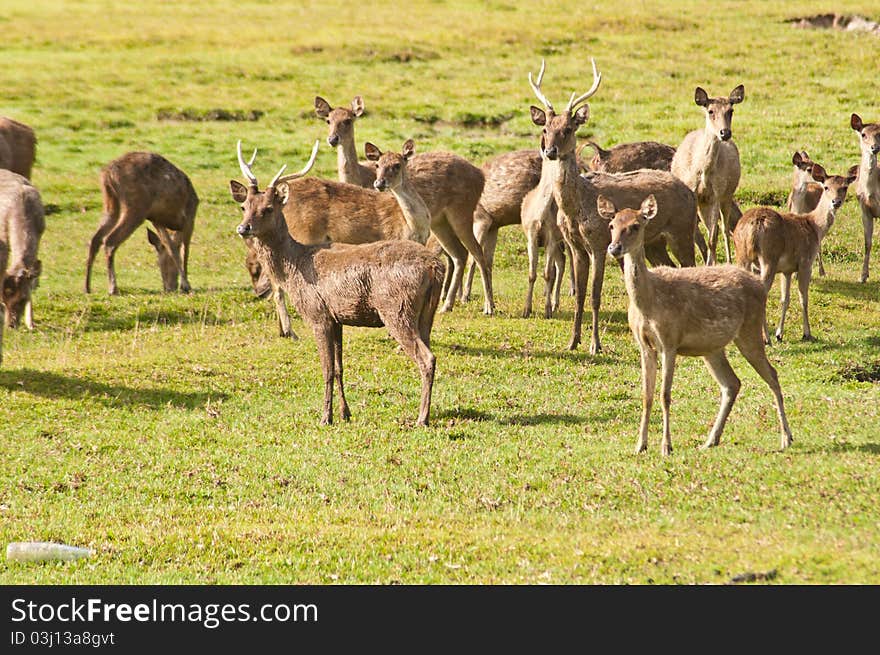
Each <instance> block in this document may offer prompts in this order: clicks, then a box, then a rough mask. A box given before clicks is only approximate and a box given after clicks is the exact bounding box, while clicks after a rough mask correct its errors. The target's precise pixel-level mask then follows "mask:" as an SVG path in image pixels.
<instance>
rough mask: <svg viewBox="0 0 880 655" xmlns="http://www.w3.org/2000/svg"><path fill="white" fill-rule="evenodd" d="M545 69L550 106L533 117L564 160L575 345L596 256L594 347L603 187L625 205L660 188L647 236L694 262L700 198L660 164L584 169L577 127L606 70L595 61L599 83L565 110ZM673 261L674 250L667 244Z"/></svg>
mask: <svg viewBox="0 0 880 655" xmlns="http://www.w3.org/2000/svg"><path fill="white" fill-rule="evenodd" d="M543 75H544V64H543V62H542V64H541V71H540V73H539V74H538V79H537V82H534V81H532V75H531V73H529V84H530V86H531V87H532V91H533V92H534V93H535V95H536V96H537V98H538V100H540V101H541V102H542V104H543V105H544V107H545V109H540V108H538V107H535V106H532V107H531V109H530V111H531V116H532V122H533V123H535V125H539V126H541V127H542V128H543V130H542V133H541V152H542V153H543V155H544V156H545V157H546V158H547V159H549V160H551V161H554V162H558V166H557V167H556V176H555V180H554V183H553V198H554V200H555V201H556V204H557V206H558V208H559V211H560V212H561V213H562V215H561V216H560V218H559V227H560V229H561V231H562V235H563V237H564V239H565V242H566V244H567V245H568V246H569V249H570V250H571V253H572V259H573V264H574V266H573V268H574V282H575V298H576V304H575V316H574V327H573V331H572V337H571V341H570V342H569V344H568V348H569V350H573V349H574V348H576V347H577V346H578V344H579V343H580V340H581V323H582V321H583V312H584V302H585V299H586V287H587V277H588V275H589V273H590V263H591V262H592V265H593V266H592V267H593V272H592V279H591V282H592V285H591V286H592V289H591V304H592V310H593V315H592V331H591V339H590V353H592V354H595V353H597V352H599V350H600V349H601V345H600V343H599V306H600V303H601V296H602V284H603V281H604V277H605V259H606V254H607V253H606V249H607V247H608V243H609V240H610V235H609V233H608V222H607V221H606V220H605V219H604V218H602V217H601V216H600V215H599V213H598V212H597V210H596V197H597V196H598V195H599V194H600V193H601V194H604V195H606V196H610V197H611V198H613V200H614V202H615V203H616V204H619V205H620V206H632V205H633V204H638V203H639V202H641V200H642V199H643V198H644V197H645V196H646V195H649V194H652V193H653V194H654V195H655V196H656V197H657V198H658V199H659V200H660V202H661V203H662V204H661V205H660V206H661V207H662V210H661V214H660V215H659V216H658V217H657V218H656V220H655V221H654V222H652V223H651V226H650V228H649V234H648V235H647V237H646V238H647V239H648V240H649V241H655V240H657V239H658V238H659V237H660V235H663V236H664V237H665V238H666V239H668V241H669V244H670V246H671V247H672V249H673V252H674V254H675V256H676V258H677V259H678V260H679V263H680V264H681V265H683V266H693V265H694V232H695V230H696V221H697V213H696V202H695V200H694V194H693V193H692V192H691V190H690V189H688V188H687V186H685V184H684V183H683V182H682V181H681V180H679V179H678V178H676V177H675V176H674V175H672V174H671V173H668V172H666V171H657V170H639V171H634V172H632V173H624V174H621V175H612V174H608V173H591V174H588V175H583V176H582V175H580V170H579V165H578V160H577V154H576V148H577V134H576V133H577V130H578V128H579V127H580V126H581V125H583V124H584V123H585V122H586V120H587V118H588V117H589V114H590V108H589V106H588V105H586V104H583V103H584V102H585V101H586V100H587V99H588V98H590V97H591V96H592V95H593V94H594V93H595V92H596V91H597V90H598V88H599V83H600V82H601V79H602V77H601V75H599V73H598V71H597V70H596V64H595V62H593V85H592V87H591V88H590V90H589V91H587V92H586V93H584V94H582V95H581V96H579V97H577V94H576V93H573V94H572V96H571V99H570V100H569V102H568V105H567V106H566V107H565V110H564V111H562V112H561V113H558V114H557V113H556V111H555V110H554V108H553V105H552V104H551V103H550V101H549V100H548V99H547V98H546V97H545V96H544V94H543V93H542V92H541V90H540V85H541V80H542V78H543ZM663 255H664V256H665V257H666V259H667V261H670V262H671V260H669V259H668V255H666V253H665V249H664V250H663Z"/></svg>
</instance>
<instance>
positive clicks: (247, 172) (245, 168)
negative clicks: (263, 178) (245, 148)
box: [235, 139, 257, 186]
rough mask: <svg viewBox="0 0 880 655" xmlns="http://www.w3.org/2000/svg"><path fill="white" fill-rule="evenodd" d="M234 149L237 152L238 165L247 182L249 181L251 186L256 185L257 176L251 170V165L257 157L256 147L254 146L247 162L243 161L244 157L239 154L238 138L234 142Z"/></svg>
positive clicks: (239, 142)
mask: <svg viewBox="0 0 880 655" xmlns="http://www.w3.org/2000/svg"><path fill="white" fill-rule="evenodd" d="M235 150H236V152H237V153H238V165H239V166H240V167H241V174H242V175H244V176H245V177H246V178H247V179H248V182H250V183H251V186H257V177H256V175H254V173H253V171H251V165H252V164H253V163H254V160H255V159H256V158H257V149H256V148H254V154H253V155H252V156H251V160H250V161H249V162H247V163H245V161H244V157H242V156H241V139H239V140H238V144H236V146H235Z"/></svg>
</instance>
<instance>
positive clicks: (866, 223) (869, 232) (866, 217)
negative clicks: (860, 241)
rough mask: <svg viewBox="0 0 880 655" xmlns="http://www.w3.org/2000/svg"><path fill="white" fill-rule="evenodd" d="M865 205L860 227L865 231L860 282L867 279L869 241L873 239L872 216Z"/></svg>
mask: <svg viewBox="0 0 880 655" xmlns="http://www.w3.org/2000/svg"><path fill="white" fill-rule="evenodd" d="M869 212H870V210H869V209H868V208H867V207H862V229H863V230H864V233H865V259H864V261H863V262H862V276H861V278H860V280H861V282H862V283H865V282H867V281H868V264H869V263H870V261H871V241H872V240H873V239H874V217H873V216H871V214H870V213H869Z"/></svg>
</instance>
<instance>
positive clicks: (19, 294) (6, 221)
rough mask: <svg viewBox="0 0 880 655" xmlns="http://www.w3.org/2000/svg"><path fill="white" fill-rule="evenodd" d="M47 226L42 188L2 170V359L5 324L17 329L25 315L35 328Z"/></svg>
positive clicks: (26, 321)
mask: <svg viewBox="0 0 880 655" xmlns="http://www.w3.org/2000/svg"><path fill="white" fill-rule="evenodd" d="M45 229H46V221H45V213H44V210H43V203H42V200H41V199H40V192H39V191H37V189H36V187H34V186H33V185H32V184H31V183H30V182H28V180H27V178H25V177H24V176H23V175H19V174H18V173H13V172H12V171H8V170H5V169H4V170H0V279H2V295H0V300H2V304H3V309H4V314H5V316H4V320H3V321H2V322H0V363H2V361H3V326H4V324H5V326H6V327H8V328H13V329H14V328H16V327H18V323H19V321H20V320H21V318H22V316H24V323H25V325H26V326H27V328H28V329H29V330H33V329H34V309H33V300H32V297H31V296H32V294H33V291H34V289H36V287H37V284H38V282H39V279H40V273H41V272H42V264H41V263H40V260H39V259H37V251H38V249H39V246H40V238H41V237H42V236H43V232H44V230H45Z"/></svg>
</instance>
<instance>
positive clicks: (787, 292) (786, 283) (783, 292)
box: [776, 273, 791, 341]
mask: <svg viewBox="0 0 880 655" xmlns="http://www.w3.org/2000/svg"><path fill="white" fill-rule="evenodd" d="M779 292H780V299H779V304H780V310H781V312H780V316H779V327H777V328H776V340H777V341H782V334H783V332H784V330H785V314H786V312H788V303H789V302H790V301H791V273H783V274H782V280H780V282H779Z"/></svg>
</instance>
